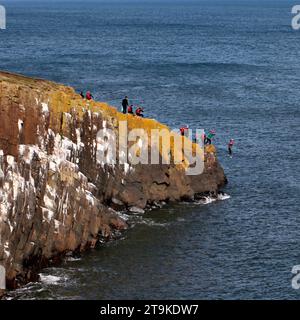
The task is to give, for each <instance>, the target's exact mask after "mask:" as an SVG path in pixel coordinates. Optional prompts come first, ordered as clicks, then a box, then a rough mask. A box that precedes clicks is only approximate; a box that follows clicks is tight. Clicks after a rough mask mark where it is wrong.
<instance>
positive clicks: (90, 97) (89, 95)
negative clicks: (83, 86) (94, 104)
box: [85, 91, 94, 100]
mask: <svg viewBox="0 0 300 320" xmlns="http://www.w3.org/2000/svg"><path fill="white" fill-rule="evenodd" d="M85 97H86V99H87V100H92V99H93V98H94V97H93V95H92V94H91V92H90V91H88V92H87V93H86V96H85Z"/></svg>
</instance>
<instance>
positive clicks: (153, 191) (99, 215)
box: [0, 72, 226, 288]
mask: <svg viewBox="0 0 300 320" xmlns="http://www.w3.org/2000/svg"><path fill="white" fill-rule="evenodd" d="M120 121H128V129H129V130H130V129H132V128H144V129H145V130H146V131H147V132H150V130H151V129H154V128H156V129H168V128H167V127H166V126H164V125H162V124H160V123H158V122H156V121H154V120H149V119H140V118H136V117H133V116H130V115H123V114H120V113H118V112H117V110H116V109H114V108H112V107H110V106H108V105H107V104H104V103H97V102H94V101H89V102H88V101H86V100H84V99H81V97H80V96H79V95H77V94H76V93H75V92H74V90H73V89H72V88H68V87H65V86H62V85H59V84H55V83H51V82H48V81H44V80H37V79H31V78H26V77H22V76H19V75H13V74H8V73H1V72H0V168H1V170H0V236H1V239H0V240H1V241H0V264H2V265H4V266H5V268H6V277H7V284H8V286H9V287H11V288H14V287H17V286H18V285H21V284H23V283H25V282H27V281H31V280H34V279H36V277H37V271H38V270H39V269H40V268H41V267H43V266H46V265H47V264H48V263H49V262H55V261H56V260H57V259H58V258H59V257H61V256H63V255H64V254H66V253H67V252H70V251H75V250H84V249H86V248H90V247H94V246H95V245H96V243H97V241H98V240H99V239H100V238H104V239H110V238H113V235H114V232H115V231H116V230H124V229H126V228H127V224H126V222H125V221H124V220H123V219H122V218H120V216H119V215H118V214H117V212H115V211H114V210H112V209H111V208H110V207H113V208H115V209H116V208H131V207H136V208H138V209H144V208H145V207H146V206H147V204H151V203H153V202H157V201H166V200H167V201H176V200H180V199H192V198H193V196H194V195H195V194H198V193H204V192H208V191H211V192H216V191H217V190H218V188H219V187H221V186H222V185H224V184H225V182H226V178H225V175H224V172H223V169H222V168H221V167H220V165H219V163H218V162H217V160H214V161H210V162H209V163H208V162H207V163H206V169H205V171H204V173H203V174H201V175H198V176H187V175H186V174H185V170H184V164H182V165H174V164H171V165H161V164H158V165H141V164H139V165H136V166H132V165H130V164H128V163H125V164H123V165H117V164H114V163H111V164H104V163H101V162H100V161H98V158H97V151H99V150H102V149H103V148H104V147H105V145H106V144H107V142H106V141H102V140H99V139H97V138H96V135H97V132H98V131H99V130H100V129H104V130H109V129H110V130H112V131H113V132H115V133H116V135H117V134H118V127H119V124H120ZM117 138H118V136H117ZM129 146H130V144H129ZM174 148H175V147H174ZM173 152H175V150H173Z"/></svg>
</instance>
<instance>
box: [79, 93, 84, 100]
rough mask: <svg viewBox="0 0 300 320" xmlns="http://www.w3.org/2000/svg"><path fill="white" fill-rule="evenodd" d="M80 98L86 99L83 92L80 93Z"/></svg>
mask: <svg viewBox="0 0 300 320" xmlns="http://www.w3.org/2000/svg"><path fill="white" fill-rule="evenodd" d="M80 96H81V98H82V99H84V94H83V92H82V91H80Z"/></svg>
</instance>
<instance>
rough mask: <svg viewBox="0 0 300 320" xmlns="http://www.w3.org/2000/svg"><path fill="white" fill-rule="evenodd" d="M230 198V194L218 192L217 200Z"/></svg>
mask: <svg viewBox="0 0 300 320" xmlns="http://www.w3.org/2000/svg"><path fill="white" fill-rule="evenodd" d="M230 198H231V196H230V195H229V194H226V193H220V194H218V200H221V201H223V200H227V199H230Z"/></svg>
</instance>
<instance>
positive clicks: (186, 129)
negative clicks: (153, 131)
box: [179, 126, 189, 137]
mask: <svg viewBox="0 0 300 320" xmlns="http://www.w3.org/2000/svg"><path fill="white" fill-rule="evenodd" d="M179 130H180V134H181V135H182V136H183V137H184V136H185V135H187V134H188V131H189V126H183V127H181V128H180V129H179Z"/></svg>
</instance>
